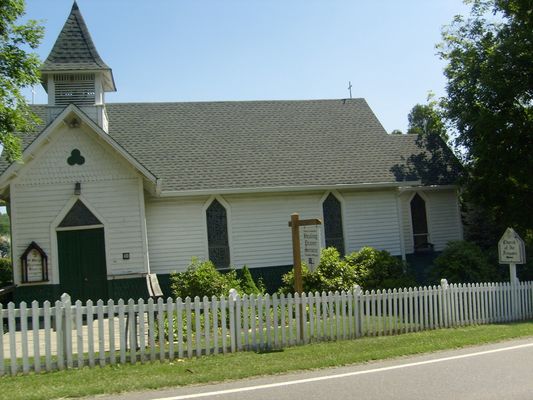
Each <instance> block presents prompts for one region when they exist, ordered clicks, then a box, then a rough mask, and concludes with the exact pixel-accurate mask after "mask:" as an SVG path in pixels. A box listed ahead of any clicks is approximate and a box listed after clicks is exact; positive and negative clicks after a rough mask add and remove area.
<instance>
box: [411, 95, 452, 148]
mask: <svg viewBox="0 0 533 400" xmlns="http://www.w3.org/2000/svg"><path fill="white" fill-rule="evenodd" d="M407 121H408V123H409V124H408V127H407V133H408V134H416V135H422V136H427V135H436V136H440V137H441V138H442V139H443V140H444V141H445V142H447V141H448V133H447V131H446V125H445V123H444V116H443V110H442V109H441V108H440V107H439V105H438V103H437V101H435V100H433V97H432V96H431V95H430V96H429V98H428V103H427V104H416V105H415V106H414V107H413V108H412V109H411V112H410V113H409V115H408V116H407Z"/></svg>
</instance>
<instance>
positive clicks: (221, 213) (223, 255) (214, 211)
mask: <svg viewBox="0 0 533 400" xmlns="http://www.w3.org/2000/svg"><path fill="white" fill-rule="evenodd" d="M206 220H207V243H208V247H209V260H211V261H212V262H213V264H215V266H216V267H217V268H228V267H229V264H230V257H229V240H228V218H227V214H226V209H225V208H224V206H223V205H222V204H220V202H219V201H218V200H216V199H215V200H213V202H212V203H211V204H210V205H209V207H208V208H207V210H206Z"/></svg>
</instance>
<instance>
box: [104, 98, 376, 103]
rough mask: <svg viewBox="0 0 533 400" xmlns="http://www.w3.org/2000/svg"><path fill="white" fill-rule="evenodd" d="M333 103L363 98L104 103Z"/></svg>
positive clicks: (363, 99)
mask: <svg viewBox="0 0 533 400" xmlns="http://www.w3.org/2000/svg"><path fill="white" fill-rule="evenodd" d="M335 101H341V102H342V101H344V102H348V101H351V102H355V101H365V102H366V100H365V98H363V97H358V98H353V99H345V98H336V99H287V100H284V99H271V100H193V101H119V102H106V105H120V104H127V105H134V104H143V105H144V104H199V103H200V104H202V103H204V104H205V103H210V104H213V103H219V104H220V103H230V104H232V103H233V104H235V103H311V102H335Z"/></svg>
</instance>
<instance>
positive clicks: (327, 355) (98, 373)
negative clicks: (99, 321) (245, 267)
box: [0, 322, 533, 400]
mask: <svg viewBox="0 0 533 400" xmlns="http://www.w3.org/2000/svg"><path fill="white" fill-rule="evenodd" d="M526 336H533V322H522V323H512V324H499V325H483V326H474V327H465V328H454V329H441V330H434V331H425V332H417V333H409V334H404V335H399V336H383V337H365V338H360V339H356V340H345V341H339V342H326V343H316V344H309V345H305V346H299V347H290V348H286V349H284V350H282V351H274V352H264V353H254V352H240V353H234V354H228V355H217V356H204V357H200V358H197V359H186V360H175V361H172V362H163V363H159V362H155V363H147V364H144V365H142V364H137V365H117V366H107V367H103V368H99V367H96V368H93V369H89V368H82V369H79V370H69V371H59V372H51V373H43V374H30V375H27V376H21V375H19V376H14V377H11V376H6V377H2V378H0V387H1V388H2V390H0V399H10V400H16V399H25V400H30V399H57V398H65V397H81V396H89V395H96V394H106V393H107V394H110V393H118V392H125V391H136V390H143V389H157V388H164V387H169V386H183V385H190V384H199V383H207V382H218V381H224V380H230V379H241V378H248V377H252V376H258V375H270V374H279V373H284V372H289V371H297V370H306V369H316V368H326V367H333V366H342V365H348V364H356V363H363V362H367V361H371V360H381V359H387V358H393V357H400V356H407V355H412V354H419V353H426V352H433V351H438V350H445V349H454V348H459V347H465V346H472V345H476V344H483V343H490V342H497V341H502V340H506V339H513V338H518V337H526Z"/></svg>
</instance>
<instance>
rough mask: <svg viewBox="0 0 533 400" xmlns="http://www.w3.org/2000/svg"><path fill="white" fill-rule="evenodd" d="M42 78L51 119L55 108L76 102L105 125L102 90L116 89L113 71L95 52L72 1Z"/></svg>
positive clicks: (85, 26) (81, 18) (100, 123)
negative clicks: (70, 8)
mask: <svg viewBox="0 0 533 400" xmlns="http://www.w3.org/2000/svg"><path fill="white" fill-rule="evenodd" d="M41 80H42V84H43V86H44V88H45V90H46V91H47V92H48V105H49V106H51V108H53V109H55V111H54V110H51V117H52V118H53V117H54V114H55V115H57V113H58V111H59V110H57V109H58V108H63V107H65V106H67V105H69V104H75V105H77V106H79V107H82V108H88V107H91V108H93V109H92V110H84V111H86V112H87V111H88V112H87V114H88V115H90V116H91V117H93V116H94V118H93V119H95V122H97V123H99V125H100V126H101V127H104V125H107V121H105V111H104V107H105V100H104V93H105V92H114V91H116V87H115V81H114V79H113V72H112V71H111V68H109V67H108V66H107V64H106V63H105V62H104V61H103V60H102V58H101V57H100V55H99V54H98V51H97V50H96V47H95V46H94V43H93V41H92V38H91V35H90V34H89V30H88V29H87V25H86V24H85V21H84V19H83V16H82V15H81V12H80V9H79V8H78V5H77V4H76V2H75V1H74V4H73V5H72V10H71V11H70V15H69V16H68V18H67V21H66V22H65V25H64V26H63V29H62V30H61V32H60V33H59V36H58V38H57V40H56V42H55V44H54V46H53V48H52V50H51V51H50V54H49V55H48V57H47V58H46V61H45V62H44V63H43V65H42V66H41ZM91 111H92V112H91ZM99 111H100V112H99ZM106 127H107V126H106Z"/></svg>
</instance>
